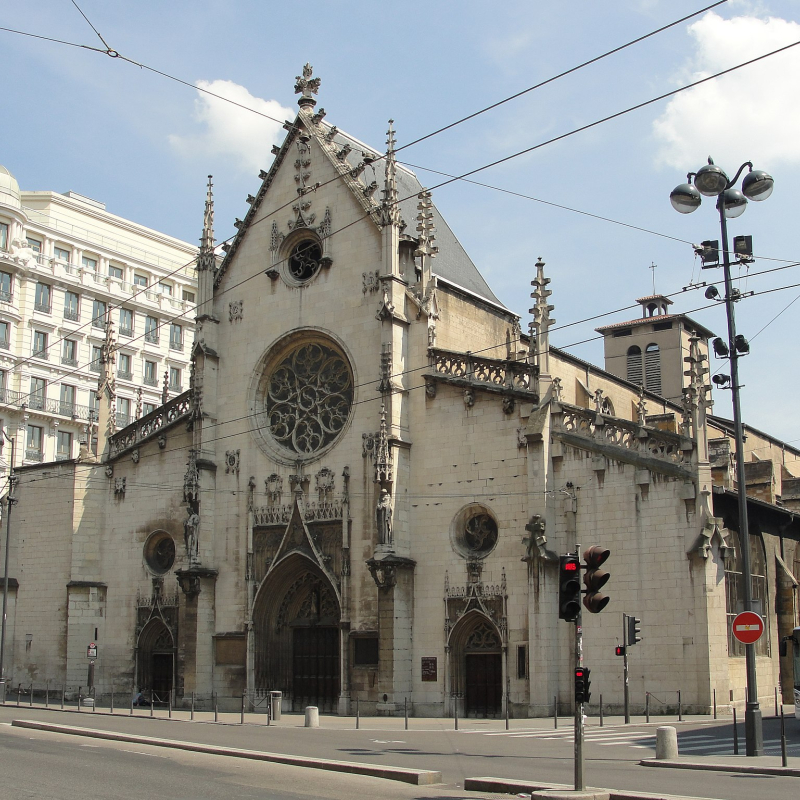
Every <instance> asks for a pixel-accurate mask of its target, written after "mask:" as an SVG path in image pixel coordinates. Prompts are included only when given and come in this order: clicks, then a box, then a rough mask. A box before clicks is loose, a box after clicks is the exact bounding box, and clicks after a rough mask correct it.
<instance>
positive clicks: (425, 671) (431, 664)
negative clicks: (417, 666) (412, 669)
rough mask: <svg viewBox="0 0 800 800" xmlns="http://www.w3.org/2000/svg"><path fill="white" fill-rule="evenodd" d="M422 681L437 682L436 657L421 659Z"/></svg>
mask: <svg viewBox="0 0 800 800" xmlns="http://www.w3.org/2000/svg"><path fill="white" fill-rule="evenodd" d="M422 680H423V681H436V680H438V673H437V669H436V656H423V657H422Z"/></svg>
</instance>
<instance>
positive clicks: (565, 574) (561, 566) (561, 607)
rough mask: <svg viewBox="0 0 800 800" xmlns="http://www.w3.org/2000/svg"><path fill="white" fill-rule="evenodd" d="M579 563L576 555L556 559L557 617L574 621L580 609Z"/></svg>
mask: <svg viewBox="0 0 800 800" xmlns="http://www.w3.org/2000/svg"><path fill="white" fill-rule="evenodd" d="M580 574H581V564H580V561H579V560H578V557H577V556H561V557H560V558H559V560H558V618H559V619H565V620H567V622H574V621H575V620H576V619H577V618H578V614H579V613H580V610H581V581H580Z"/></svg>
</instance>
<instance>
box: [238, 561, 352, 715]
mask: <svg viewBox="0 0 800 800" xmlns="http://www.w3.org/2000/svg"><path fill="white" fill-rule="evenodd" d="M340 621H341V609H340V604H339V599H338V597H337V594H336V591H335V589H334V588H333V586H332V584H331V582H330V580H329V579H328V577H327V576H326V575H325V574H324V573H323V571H322V570H321V569H320V568H319V567H318V566H317V565H316V564H314V563H313V562H312V561H310V560H309V559H308V558H306V557H304V556H301V555H297V554H293V555H290V556H287V557H286V558H285V559H283V560H282V561H281V562H280V564H278V565H277V566H276V568H275V569H274V570H273V571H272V572H271V573H270V574H269V575H267V577H266V578H264V581H263V582H262V584H261V587H260V588H259V591H258V595H257V597H256V601H255V605H254V608H253V636H254V657H255V658H254V662H255V663H254V670H255V674H254V683H255V690H256V692H257V693H259V694H265V693H267V692H269V691H272V690H277V691H281V692H283V693H284V697H286V698H287V704H288V705H290V706H291V708H292V710H296V711H300V710H302V709H303V708H305V707H306V706H309V705H311V706H317V707H318V708H319V710H320V711H324V712H325V711H327V712H333V711H336V709H337V707H338V701H339V687H340V685H341V664H340V652H341V645H340V636H341V632H340V624H339V623H340Z"/></svg>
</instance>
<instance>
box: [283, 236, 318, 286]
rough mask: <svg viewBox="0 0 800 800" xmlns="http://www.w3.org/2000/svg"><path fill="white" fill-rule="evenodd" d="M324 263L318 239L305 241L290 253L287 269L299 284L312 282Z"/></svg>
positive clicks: (299, 243)
mask: <svg viewBox="0 0 800 800" xmlns="http://www.w3.org/2000/svg"><path fill="white" fill-rule="evenodd" d="M321 263H322V248H321V247H320V245H319V242H317V240H316V239H303V240H302V241H300V242H298V243H297V244H296V245H295V246H294V247H293V248H292V251H291V253H289V258H288V260H287V268H288V270H289V275H290V276H291V277H292V278H293V279H294V280H295V281H297V282H298V283H306V282H307V281H310V280H311V279H312V278H313V277H314V276H315V275H316V274H317V272H319V268H320V264H321Z"/></svg>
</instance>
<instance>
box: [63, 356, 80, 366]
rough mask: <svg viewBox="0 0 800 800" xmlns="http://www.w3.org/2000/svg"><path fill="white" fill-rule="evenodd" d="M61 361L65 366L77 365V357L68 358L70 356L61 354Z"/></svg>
mask: <svg viewBox="0 0 800 800" xmlns="http://www.w3.org/2000/svg"><path fill="white" fill-rule="evenodd" d="M61 363H62V364H64V365H65V366H67V367H77V366H78V359H77V358H70V356H61Z"/></svg>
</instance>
